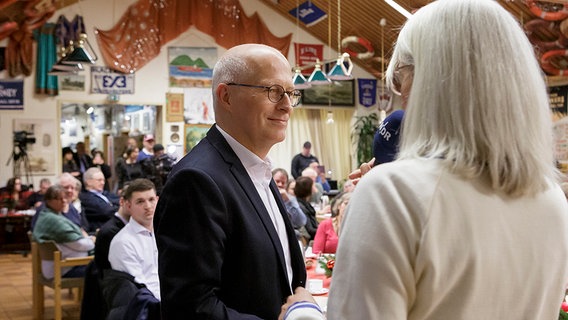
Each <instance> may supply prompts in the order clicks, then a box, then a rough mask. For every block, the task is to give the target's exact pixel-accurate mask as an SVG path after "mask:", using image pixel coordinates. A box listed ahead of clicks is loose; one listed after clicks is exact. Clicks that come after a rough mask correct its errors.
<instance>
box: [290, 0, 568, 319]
mask: <svg viewBox="0 0 568 320" xmlns="http://www.w3.org/2000/svg"><path fill="white" fill-rule="evenodd" d="M513 56H514V57H515V59H511V57H513ZM456 66H459V69H460V70H461V71H464V70H467V71H465V72H461V71H460V72H457V70H456ZM386 81H387V85H388V86H389V87H391V88H393V89H394V90H396V91H397V92H399V93H400V94H401V96H402V98H403V103H407V108H406V111H405V116H404V123H403V130H402V132H403V134H402V135H401V141H400V144H399V153H398V156H397V159H396V160H395V161H393V162H390V163H386V164H381V165H379V166H376V167H375V168H373V169H372V170H371V171H369V172H368V173H366V174H365V175H364V176H363V177H362V178H361V180H360V182H359V184H358V185H357V188H356V189H355V191H354V193H353V196H352V198H351V201H350V204H349V209H348V212H347V216H346V217H345V219H344V223H343V226H342V230H341V241H340V243H339V247H338V251H337V260H336V263H335V267H334V270H333V285H332V287H331V292H330V295H329V301H328V304H327V306H328V308H327V319H331V320H333V319H349V318H350V317H352V316H353V315H354V314H356V315H357V317H358V318H361V319H464V320H468V319H557V318H558V314H559V313H558V312H559V305H560V304H561V302H562V301H563V300H564V298H565V294H566V283H568V264H567V263H566V261H568V215H567V214H566V212H568V203H567V201H566V197H565V196H564V193H563V192H562V189H561V187H560V185H559V181H560V179H559V178H560V173H559V172H558V171H557V168H555V166H554V147H553V134H552V120H551V119H552V117H551V111H550V106H549V100H548V94H547V88H546V83H545V81H544V79H543V74H542V70H541V69H540V66H539V63H538V60H537V58H536V57H535V53H534V48H533V46H532V45H531V43H530V42H529V41H528V39H527V36H526V34H525V32H524V30H523V29H522V27H521V25H520V24H519V22H518V21H517V20H516V19H515V18H514V17H513V16H512V15H511V14H510V13H508V12H507V11H506V10H505V9H504V8H503V7H502V6H501V5H500V4H499V3H497V2H496V1H492V0H438V1H434V2H431V3H430V4H428V5H426V6H424V7H422V8H421V9H419V10H418V11H416V12H415V13H414V14H413V15H412V16H411V17H410V18H409V19H408V20H407V22H406V24H405V25H404V26H403V28H402V29H401V31H400V33H399V36H398V40H397V43H396V46H395V48H394V51H393V55H392V58H391V60H390V62H389V66H388V69H387V72H386ZM405 101H406V102H405ZM505 115H506V116H505ZM361 235H364V241H361V239H362V237H361ZM536 261H537V262H538V263H535V262H536ZM300 291H301V290H297V292H298V293H299V294H300V295H302V298H301V299H309V298H307V297H306V296H305V295H304V293H305V292H300ZM519 292H523V294H522V295H521V296H519V294H518V293H519ZM511 297H515V298H513V299H511ZM295 301H297V300H296V298H295V297H292V298H290V299H289V300H288V303H287V304H286V305H285V306H284V307H283V311H284V312H283V313H284V314H285V313H286V312H287V311H288V309H292V311H291V313H296V312H298V313H301V309H304V308H296V307H294V305H293V304H292V303H294V302H295ZM302 304H303V303H302ZM290 305H291V307H290V308H288V306H290ZM294 310H295V311H294ZM472 310H475V311H474V312H472ZM289 316H290V317H285V316H284V318H286V319H295V316H294V315H293V314H289ZM322 318H323V315H321V317H320V318H319V319H322ZM302 319H318V318H313V317H303V318H302Z"/></svg>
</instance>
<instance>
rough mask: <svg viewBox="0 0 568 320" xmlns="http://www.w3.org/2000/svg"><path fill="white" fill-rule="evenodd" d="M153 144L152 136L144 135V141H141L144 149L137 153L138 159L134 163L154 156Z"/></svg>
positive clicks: (154, 141)
mask: <svg viewBox="0 0 568 320" xmlns="http://www.w3.org/2000/svg"><path fill="white" fill-rule="evenodd" d="M155 143H156V140H154V135H153V134H147V135H144V140H142V144H143V145H144V147H143V148H142V150H140V152H139V153H138V157H137V158H136V161H138V162H141V161H142V160H144V159H149V158H152V156H153V155H154V144H155Z"/></svg>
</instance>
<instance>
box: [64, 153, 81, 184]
mask: <svg viewBox="0 0 568 320" xmlns="http://www.w3.org/2000/svg"><path fill="white" fill-rule="evenodd" d="M62 154H63V160H62V163H63V165H62V166H63V168H62V172H68V173H70V174H71V175H72V176H74V177H75V178H80V176H81V171H79V166H77V162H75V159H73V150H71V148H69V147H65V148H63V149H62Z"/></svg>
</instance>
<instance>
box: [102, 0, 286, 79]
mask: <svg viewBox="0 0 568 320" xmlns="http://www.w3.org/2000/svg"><path fill="white" fill-rule="evenodd" d="M191 26H195V27H196V28H197V29H198V30H200V31H202V32H204V33H206V34H208V35H210V36H212V37H213V38H215V41H216V42H217V44H219V45H220V46H222V47H225V48H230V47H233V46H235V45H238V44H243V43H263V44H266V45H269V46H272V47H274V48H276V49H278V50H279V51H280V52H282V54H283V55H284V56H288V50H289V48H290V42H291V39H292V34H289V35H287V36H285V37H282V38H279V37H276V36H275V35H273V34H272V33H271V32H270V31H269V30H268V28H267V27H266V25H265V24H264V22H263V21H262V20H261V19H260V17H259V16H258V14H257V13H254V14H253V15H252V16H250V17H247V16H245V15H244V11H243V9H242V7H241V4H240V3H239V1H238V0H224V1H210V0H194V1H187V0H139V1H138V2H137V3H135V4H133V5H131V6H130V7H129V8H128V10H127V12H126V13H125V14H124V15H123V16H122V18H121V19H120V21H119V22H118V23H117V24H116V25H115V26H114V27H113V28H112V29H110V30H108V31H103V30H99V29H96V30H95V33H96V34H97V40H98V43H99V48H100V50H101V55H102V57H103V59H104V60H105V63H106V64H107V66H109V67H110V68H112V69H114V70H117V71H120V72H124V73H132V72H135V71H136V70H138V69H140V68H142V67H143V66H144V65H145V64H146V63H148V62H149V61H150V60H152V59H153V58H155V57H156V56H157V55H158V54H159V53H160V48H161V47H162V46H163V45H165V44H166V43H167V42H169V41H170V40H173V39H175V38H177V37H178V36H179V35H180V34H182V33H183V32H185V31H186V30H187V29H188V28H189V27H191Z"/></svg>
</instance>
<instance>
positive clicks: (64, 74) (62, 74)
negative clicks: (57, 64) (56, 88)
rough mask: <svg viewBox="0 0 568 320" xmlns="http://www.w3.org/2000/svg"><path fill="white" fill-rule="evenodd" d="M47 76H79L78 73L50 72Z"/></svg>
mask: <svg viewBox="0 0 568 320" xmlns="http://www.w3.org/2000/svg"><path fill="white" fill-rule="evenodd" d="M47 74H48V75H50V76H72V75H76V74H79V71H65V70H51V71H49V72H48V73H47Z"/></svg>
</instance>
